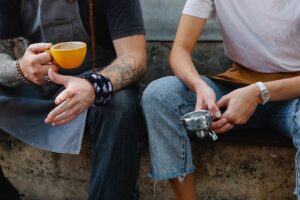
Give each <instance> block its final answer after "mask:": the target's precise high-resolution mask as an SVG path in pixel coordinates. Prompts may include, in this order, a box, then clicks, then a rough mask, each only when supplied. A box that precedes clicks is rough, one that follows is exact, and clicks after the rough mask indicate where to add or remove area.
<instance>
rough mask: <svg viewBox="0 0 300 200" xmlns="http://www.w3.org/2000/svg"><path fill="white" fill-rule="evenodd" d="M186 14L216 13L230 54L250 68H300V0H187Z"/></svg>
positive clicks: (184, 12)
mask: <svg viewBox="0 0 300 200" xmlns="http://www.w3.org/2000/svg"><path fill="white" fill-rule="evenodd" d="M183 14H186V15H191V16H195V17H200V18H205V19H206V18H209V17H211V16H213V15H214V14H216V15H217V17H218V19H219V22H220V25H221V30H222V35H223V40H224V48H225V53H226V55H227V56H228V57H229V58H231V59H232V60H234V61H236V62H238V63H240V64H242V65H243V66H245V67H247V68H250V69H252V70H254V71H258V72H264V73H273V72H295V71H300V0H187V2H186V4H185V7H184V10H183Z"/></svg>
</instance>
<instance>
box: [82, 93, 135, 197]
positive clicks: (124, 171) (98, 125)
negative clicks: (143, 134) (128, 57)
mask: <svg viewBox="0 0 300 200" xmlns="http://www.w3.org/2000/svg"><path fill="white" fill-rule="evenodd" d="M138 102H139V101H138V98H137V91H136V90H134V89H124V90H121V91H119V92H117V93H116V94H115V95H114V96H113V98H112V100H111V101H110V102H109V103H108V104H107V105H105V106H103V107H99V108H91V109H90V110H89V113H88V119H87V123H88V127H89V129H90V132H91V142H92V154H93V161H92V169H91V176H90V187H89V200H95V199H96V200H135V199H138V187H137V178H138V162H139V158H138V149H139V146H138V141H139V139H138V138H139V137H138V136H139V134H138V133H139V124H141V123H140V120H141V117H140V109H139V106H138Z"/></svg>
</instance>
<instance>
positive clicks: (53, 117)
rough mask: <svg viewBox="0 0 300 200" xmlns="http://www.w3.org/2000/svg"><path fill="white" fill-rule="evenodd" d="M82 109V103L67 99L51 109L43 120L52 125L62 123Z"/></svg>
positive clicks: (72, 117)
mask: <svg viewBox="0 0 300 200" xmlns="http://www.w3.org/2000/svg"><path fill="white" fill-rule="evenodd" d="M84 109H85V107H84V105H82V104H80V103H78V101H76V100H74V99H68V100H66V101H64V102H63V103H61V104H60V105H58V106H57V107H56V108H55V109H54V110H52V111H51V112H50V113H49V114H48V116H47V118H46V119H45V122H46V123H51V124H52V125H54V126H55V125H62V124H65V123H68V122H70V121H71V120H73V119H74V118H75V117H76V116H78V115H79V114H80V113H81V112H82V111H84Z"/></svg>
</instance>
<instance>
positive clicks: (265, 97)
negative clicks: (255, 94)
mask: <svg viewBox="0 0 300 200" xmlns="http://www.w3.org/2000/svg"><path fill="white" fill-rule="evenodd" d="M255 85H256V87H257V88H258V90H259V98H260V99H261V104H262V105H264V104H266V103H267V102H268V101H269V100H270V92H269V90H268V88H267V87H266V85H265V84H264V83H263V82H260V81H259V82H257V83H255Z"/></svg>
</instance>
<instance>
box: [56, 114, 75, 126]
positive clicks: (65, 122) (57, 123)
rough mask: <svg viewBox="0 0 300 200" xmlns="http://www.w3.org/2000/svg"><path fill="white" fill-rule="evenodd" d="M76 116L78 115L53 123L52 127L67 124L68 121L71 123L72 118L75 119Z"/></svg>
mask: <svg viewBox="0 0 300 200" xmlns="http://www.w3.org/2000/svg"><path fill="white" fill-rule="evenodd" d="M78 115H79V114H74V115H71V116H69V117H68V118H66V119H63V120H61V121H58V122H53V123H52V125H53V126H60V125H64V124H67V123H69V122H70V121H72V120H73V119H74V118H76V117H77V116H78Z"/></svg>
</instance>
